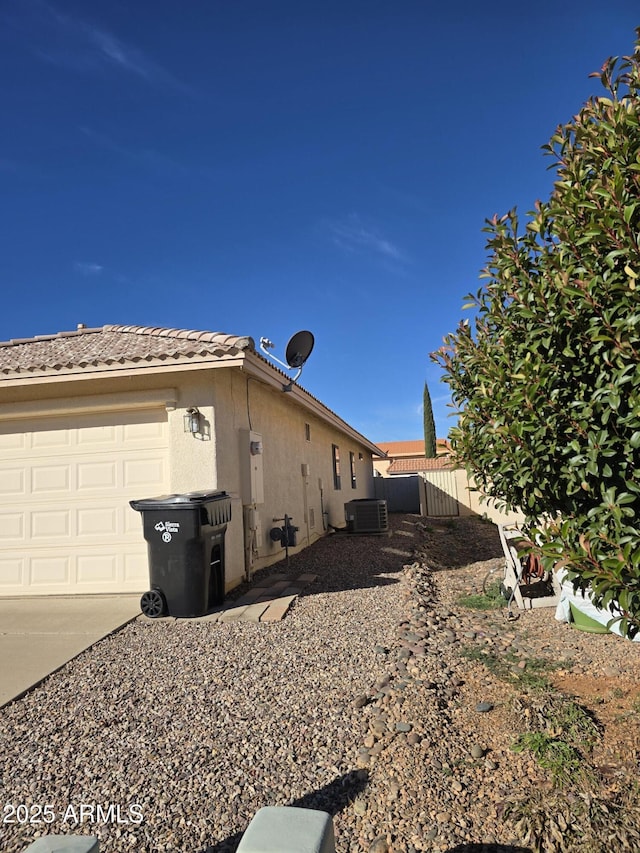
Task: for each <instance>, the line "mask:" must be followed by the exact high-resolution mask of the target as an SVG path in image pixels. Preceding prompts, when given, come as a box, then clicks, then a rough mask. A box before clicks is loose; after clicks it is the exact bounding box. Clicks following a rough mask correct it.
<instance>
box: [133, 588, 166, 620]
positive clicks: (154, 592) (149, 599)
mask: <svg viewBox="0 0 640 853" xmlns="http://www.w3.org/2000/svg"><path fill="white" fill-rule="evenodd" d="M166 609H167V606H166V603H165V600H164V595H163V594H162V593H161V592H160V590H159V589H150V590H149V591H148V592H145V593H143V595H142V598H141V599H140V610H142V612H143V613H144V615H145V616H148V617H149V618H150V619H157V618H158V616H162V615H163V614H164V613H165V612H166Z"/></svg>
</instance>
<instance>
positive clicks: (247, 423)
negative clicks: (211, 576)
mask: <svg viewBox="0 0 640 853" xmlns="http://www.w3.org/2000/svg"><path fill="white" fill-rule="evenodd" d="M212 378H213V380H214V383H215V386H214V406H215V428H216V439H217V446H218V448H219V453H218V460H217V466H218V468H217V471H218V488H221V489H225V490H226V491H228V492H230V493H231V495H232V497H233V504H232V507H233V513H234V520H233V522H232V524H231V526H230V529H229V531H228V534H227V583H228V584H231V585H236V584H237V583H239V582H240V580H242V575H243V573H244V563H245V556H244V547H245V532H244V531H243V524H242V523H241V522H242V520H243V507H252V508H253V510H254V512H253V517H254V519H255V521H256V522H257V524H256V530H255V535H254V549H253V553H252V554H250V555H249V556H250V558H251V563H252V566H251V568H252V571H254V572H255V571H257V570H258V569H259V568H262V567H264V566H267V565H269V564H271V563H274V562H276V561H278V560H281V559H282V558H283V557H284V549H283V548H282V547H281V545H280V544H279V543H274V542H273V541H272V540H271V538H270V537H269V531H270V529H271V528H272V527H274V526H281V524H282V522H276V521H274V519H281V518H283V517H284V515H285V513H286V514H287V515H289V516H290V517H292V519H293V521H292V523H293V524H294V525H295V526H296V527H298V528H299V531H298V534H297V541H298V545H297V548H295V549H292V550H293V551H296V550H300V549H301V548H302V547H305V546H306V545H308V544H311V543H312V542H314V541H315V540H316V539H318V538H319V537H320V536H322V535H323V533H324V532H325V531H324V529H323V516H322V513H323V510H324V511H326V512H327V513H328V521H329V523H331V524H333V525H335V526H336V527H342V526H344V524H345V520H344V504H345V503H346V502H347V501H350V500H353V499H354V498H366V497H372V496H373V466H372V461H371V453H370V451H368V450H367V449H366V448H364V447H363V446H362V445H360V444H358V443H357V442H355V441H354V440H353V439H351V438H349V437H348V436H347V435H346V434H345V433H342V432H340V431H339V430H337V429H335V428H333V427H332V426H331V425H329V424H326V423H325V422H323V421H322V420H320V419H319V418H317V417H316V416H315V415H314V414H313V413H311V412H309V411H308V410H306V409H304V408H303V407H301V406H299V405H297V404H296V403H295V402H294V401H293V400H292V398H291V396H289V395H288V394H286V393H285V392H283V391H282V390H280V389H279V388H272V387H270V386H266V385H264V384H262V383H261V382H260V381H258V380H257V379H255V378H253V377H249V376H247V375H246V374H244V373H242V372H241V371H239V370H224V371H214V372H213V377H212ZM305 424H309V432H310V438H309V440H307V437H306V429H305ZM249 429H251V430H252V431H253V432H254V433H259V434H260V435H261V437H262V454H261V464H262V467H263V479H264V501H263V502H261V503H255V504H252V502H251V497H252V496H251V494H250V493H249V490H248V488H247V478H246V477H245V478H244V479H243V476H242V475H243V468H244V469H245V472H246V470H247V467H248V465H249V464H250V463H251V457H250V454H249V449H248V447H247V441H246V438H247V431H248V430H249ZM332 444H337V445H338V447H339V449H340V464H341V489H340V490H336V489H334V481H333V467H332V449H331V447H332ZM349 452H352V453H354V455H355V464H356V488H352V486H351V475H350V466H349ZM360 455H362V459H360V458H359V457H360ZM303 466H305V468H304V469H303ZM303 470H304V472H307V471H308V473H303ZM320 480H321V481H322V489H321V488H320ZM245 514H246V510H245ZM247 533H248V532H247Z"/></svg>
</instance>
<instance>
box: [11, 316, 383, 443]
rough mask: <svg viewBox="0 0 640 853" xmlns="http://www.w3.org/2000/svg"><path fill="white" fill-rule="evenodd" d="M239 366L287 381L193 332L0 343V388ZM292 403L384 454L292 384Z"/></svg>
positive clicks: (114, 332) (66, 335)
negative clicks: (129, 374) (112, 375)
mask: <svg viewBox="0 0 640 853" xmlns="http://www.w3.org/2000/svg"><path fill="white" fill-rule="evenodd" d="M234 364H235V365H237V366H243V367H246V368H247V369H250V370H251V371H252V372H253V374H254V375H256V376H259V377H260V378H262V379H265V381H269V382H271V384H272V385H274V384H278V383H279V384H281V386H282V384H284V383H282V379H284V380H285V381H286V383H288V382H289V381H290V379H291V377H290V376H289V375H288V374H287V373H285V372H284V371H283V370H280V368H278V367H276V366H275V365H274V364H272V363H271V362H270V361H268V360H267V359H266V358H264V357H263V356H262V355H260V353H258V352H256V349H255V343H254V340H253V338H251V337H248V336H238V335H228V334H225V333H224V332H203V331H196V330H194V329H163V328H156V327H152V326H113V325H107V326H100V327H98V328H93V329H87V328H84V327H83V326H82V325H79V326H78V328H77V329H76V331H74V332H58V333H57V334H54V335H38V336H37V337H34V338H21V339H18V340H10V341H4V342H0V386H1V385H2V384H4V383H6V385H26V384H31V383H34V382H51V381H55V380H57V379H60V380H66V379H91V378H93V377H95V376H96V374H100V375H106V374H115V373H118V374H126V373H127V372H131V373H135V372H140V371H141V370H143V371H144V370H145V369H149V368H152V369H155V370H156V371H157V370H160V371H162V370H167V369H168V370H170V369H171V368H175V369H180V370H189V369H191V368H198V367H199V368H209V367H216V366H229V365H234ZM291 396H292V398H295V399H296V401H297V402H298V403H300V404H302V405H303V406H305V407H306V408H308V409H310V410H311V411H313V412H314V413H315V414H316V415H318V417H320V418H323V419H324V420H325V421H327V422H329V423H332V424H334V425H335V426H337V427H339V428H340V429H342V430H344V431H345V432H346V433H347V434H349V435H351V436H353V437H354V438H355V439H357V440H358V441H359V442H360V443H362V444H363V445H364V446H365V447H367V448H368V449H369V450H370V451H371V452H372V453H373V455H374V456H384V455H385V454H384V451H382V450H380V448H379V447H378V446H377V445H375V444H373V442H371V441H369V439H368V438H366V437H365V436H363V435H362V434H361V433H359V432H358V431H357V430H355V429H354V428H353V427H352V426H350V425H349V424H348V423H347V422H346V421H344V420H342V418H341V417H340V416H339V415H337V414H336V413H335V412H333V411H332V410H331V409H329V408H328V407H327V406H325V405H324V403H322V402H321V401H320V400H318V399H317V398H316V397H314V396H313V394H310V393H309V392H308V391H306V390H305V389H304V388H303V387H302V386H301V385H299V384H298V383H295V385H294V387H293V389H292V394H291Z"/></svg>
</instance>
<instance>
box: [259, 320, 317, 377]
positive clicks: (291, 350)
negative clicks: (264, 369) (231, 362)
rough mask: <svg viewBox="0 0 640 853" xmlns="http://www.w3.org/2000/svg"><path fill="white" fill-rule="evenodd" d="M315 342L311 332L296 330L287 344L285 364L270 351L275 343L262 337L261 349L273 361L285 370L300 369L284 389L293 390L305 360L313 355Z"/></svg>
mask: <svg viewBox="0 0 640 853" xmlns="http://www.w3.org/2000/svg"><path fill="white" fill-rule="evenodd" d="M313 344H314V337H313V335H312V334H311V332H307V331H302V332H296V333H295V335H293V337H292V338H290V339H289V343H288V344H287V349H286V352H285V358H286V360H287V363H286V364H285V363H284V362H283V361H280V359H279V358H276V357H275V355H271V353H270V352H269V350H270V349H273V347H274V346H275V344H273V343H271V341H270V340H269V338H260V349H261V350H262V352H263V353H264V354H265V355H267V356H269V358H270V359H272V360H273V361H276V362H277V363H278V364H279V365H280V366H281V367H284V369H285V370H297V371H298V372H297V373H296V375H295V376H293V377H291V379H290V380H289V382H288V383H287V384H286V385H283V386H282V390H283V391H291V390H292V388H293V384H294V382H297V380H298V378H299V377H300V374H301V373H302V368H303V367H304V365H305V362H306V361H307V359H308V358H309V356H310V355H311V350H312V349H313Z"/></svg>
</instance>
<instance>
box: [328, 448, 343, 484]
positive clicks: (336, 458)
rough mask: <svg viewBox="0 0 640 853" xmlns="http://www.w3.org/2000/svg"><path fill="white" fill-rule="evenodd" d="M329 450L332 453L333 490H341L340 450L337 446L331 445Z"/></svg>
mask: <svg viewBox="0 0 640 853" xmlns="http://www.w3.org/2000/svg"><path fill="white" fill-rule="evenodd" d="M331 450H332V453H333V488H334V489H341V488H342V486H341V484H340V448H339V447H338V445H337V444H332V445H331Z"/></svg>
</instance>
